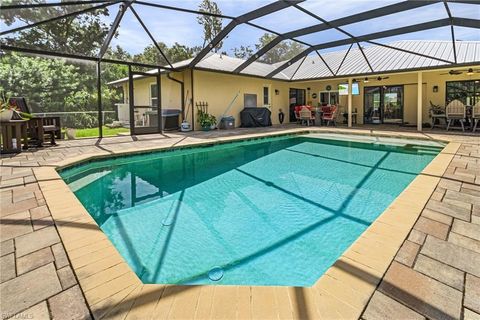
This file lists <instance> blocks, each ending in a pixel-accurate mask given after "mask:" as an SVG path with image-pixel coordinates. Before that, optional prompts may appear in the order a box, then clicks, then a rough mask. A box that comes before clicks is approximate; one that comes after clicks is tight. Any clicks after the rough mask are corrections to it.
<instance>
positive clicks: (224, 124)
mask: <svg viewBox="0 0 480 320" xmlns="http://www.w3.org/2000/svg"><path fill="white" fill-rule="evenodd" d="M219 128H220V129H225V130H228V129H235V118H234V117H232V116H228V117H223V118H222V119H220V126H219Z"/></svg>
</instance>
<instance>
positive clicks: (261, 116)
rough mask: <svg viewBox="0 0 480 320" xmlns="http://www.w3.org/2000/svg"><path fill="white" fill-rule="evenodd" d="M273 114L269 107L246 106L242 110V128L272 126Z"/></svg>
mask: <svg viewBox="0 0 480 320" xmlns="http://www.w3.org/2000/svg"><path fill="white" fill-rule="evenodd" d="M271 114H272V113H271V112H270V110H268V109H267V108H245V109H243V110H242V112H240V120H241V124H242V125H241V126H242V128H251V127H270V126H271V125H272V120H271V119H270V116H271Z"/></svg>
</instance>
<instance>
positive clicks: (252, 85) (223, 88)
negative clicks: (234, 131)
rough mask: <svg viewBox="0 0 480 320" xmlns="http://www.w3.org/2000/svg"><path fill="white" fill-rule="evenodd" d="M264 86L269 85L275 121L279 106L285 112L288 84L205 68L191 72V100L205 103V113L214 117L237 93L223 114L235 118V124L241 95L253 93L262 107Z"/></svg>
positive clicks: (237, 120) (221, 113) (219, 113)
mask: <svg viewBox="0 0 480 320" xmlns="http://www.w3.org/2000/svg"><path fill="white" fill-rule="evenodd" d="M264 86H269V87H270V110H271V112H272V123H273V124H278V123H279V122H278V113H279V109H282V110H283V111H284V112H285V113H288V88H289V84H288V83H286V82H282V81H274V80H268V79H261V78H253V77H245V76H234V75H228V74H221V73H213V72H207V71H195V74H194V98H195V102H200V101H205V102H208V112H209V113H211V114H213V115H214V116H216V117H217V119H218V118H219V117H220V116H222V115H223V114H224V113H225V112H226V109H227V108H228V106H229V105H230V103H231V102H232V100H233V99H234V97H235V96H236V95H237V93H239V94H238V96H237V98H236V99H235V101H234V102H233V104H232V107H231V108H230V110H229V111H228V112H227V114H226V115H232V116H234V117H235V120H236V125H237V126H239V125H240V111H242V110H243V106H244V94H246V93H248V94H256V95H257V106H263V87H264ZM275 90H278V94H275Z"/></svg>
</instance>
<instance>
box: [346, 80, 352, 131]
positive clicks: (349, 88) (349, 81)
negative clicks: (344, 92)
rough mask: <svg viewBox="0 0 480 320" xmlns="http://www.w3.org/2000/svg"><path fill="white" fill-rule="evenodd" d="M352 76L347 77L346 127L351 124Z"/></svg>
mask: <svg viewBox="0 0 480 320" xmlns="http://www.w3.org/2000/svg"><path fill="white" fill-rule="evenodd" d="M352 83H353V81H352V78H348V121H347V122H348V127H349V128H350V127H351V126H352Z"/></svg>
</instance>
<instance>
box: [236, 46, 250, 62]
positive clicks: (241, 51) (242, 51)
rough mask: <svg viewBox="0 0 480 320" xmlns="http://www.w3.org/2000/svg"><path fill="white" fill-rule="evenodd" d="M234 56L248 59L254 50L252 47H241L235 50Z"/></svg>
mask: <svg viewBox="0 0 480 320" xmlns="http://www.w3.org/2000/svg"><path fill="white" fill-rule="evenodd" d="M233 55H234V56H235V57H237V58H240V59H245V60H246V59H248V58H250V57H251V56H252V55H253V49H252V48H250V46H240V47H239V48H233Z"/></svg>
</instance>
